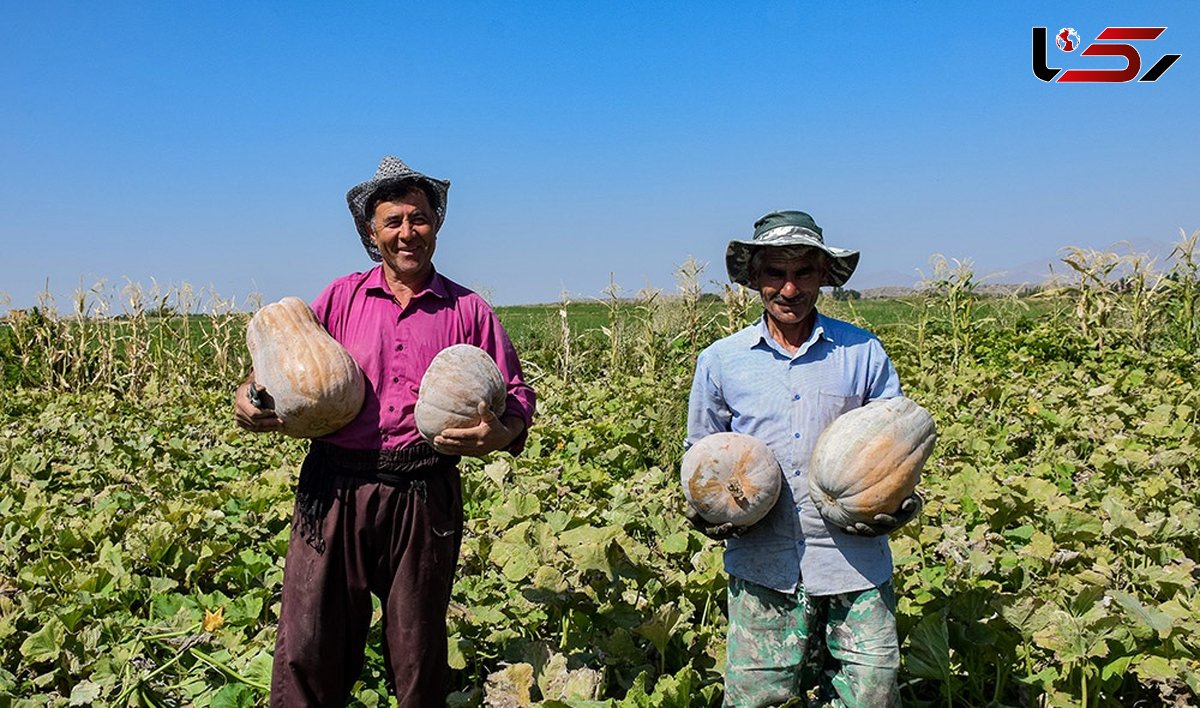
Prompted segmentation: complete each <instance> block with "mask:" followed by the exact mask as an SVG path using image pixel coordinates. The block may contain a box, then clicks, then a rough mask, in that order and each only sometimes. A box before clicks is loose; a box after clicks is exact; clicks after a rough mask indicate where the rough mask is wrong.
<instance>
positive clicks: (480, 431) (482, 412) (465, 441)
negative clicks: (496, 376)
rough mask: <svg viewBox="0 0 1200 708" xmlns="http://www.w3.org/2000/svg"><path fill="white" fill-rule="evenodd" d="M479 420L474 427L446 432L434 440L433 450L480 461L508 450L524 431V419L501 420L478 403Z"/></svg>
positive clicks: (451, 429) (507, 417)
mask: <svg viewBox="0 0 1200 708" xmlns="http://www.w3.org/2000/svg"><path fill="white" fill-rule="evenodd" d="M479 416H480V418H481V420H480V421H479V424H478V425H476V426H474V427H471V428H449V429H447V430H443V431H442V433H441V435H438V436H437V437H435V438H434V439H433V449H435V450H437V451H438V452H440V453H442V454H445V455H470V456H472V457H481V456H483V455H486V454H488V453H489V452H495V451H496V450H503V449H504V448H506V447H508V445H509V443H511V442H512V441H513V440H516V439H517V436H518V435H520V434H521V431H522V430H524V429H525V420H524V419H523V418H521V416H519V415H515V414H514V415H506V416H504V420H501V419H499V418H497V417H496V414H495V413H493V412H492V409H491V408H488V404H487V403H485V402H483V401H480V402H479Z"/></svg>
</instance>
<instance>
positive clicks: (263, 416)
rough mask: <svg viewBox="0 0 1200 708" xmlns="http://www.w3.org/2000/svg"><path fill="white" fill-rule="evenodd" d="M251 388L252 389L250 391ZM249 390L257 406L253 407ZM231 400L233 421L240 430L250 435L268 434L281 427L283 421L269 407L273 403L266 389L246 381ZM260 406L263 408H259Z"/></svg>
mask: <svg viewBox="0 0 1200 708" xmlns="http://www.w3.org/2000/svg"><path fill="white" fill-rule="evenodd" d="M251 386H253V387H254V388H253V389H251V388H250V387H251ZM251 390H253V391H254V398H256V399H257V400H258V405H255V403H254V402H253V400H252V398H251V395H250V392H251ZM233 398H234V403H233V419H234V421H235V422H236V423H237V425H238V427H239V428H241V429H242V430H249V431H250V432H252V433H269V432H271V431H274V430H279V429H280V428H282V427H283V419H282V418H280V417H279V414H278V413H276V412H275V409H274V408H272V407H271V404H272V403H273V401H272V400H271V394H269V393H267V389H265V388H263V387H262V386H259V385H258V384H255V383H253V382H250V381H247V382H246V383H244V384H242V385H241V386H238V389H237V393H236V394H234V397H233ZM260 405H261V406H265V407H264V408H260V407H259V406H260Z"/></svg>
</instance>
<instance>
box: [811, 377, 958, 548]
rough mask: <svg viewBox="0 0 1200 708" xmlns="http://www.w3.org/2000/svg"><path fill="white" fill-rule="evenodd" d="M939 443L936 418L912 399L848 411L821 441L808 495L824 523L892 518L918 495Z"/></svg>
mask: <svg viewBox="0 0 1200 708" xmlns="http://www.w3.org/2000/svg"><path fill="white" fill-rule="evenodd" d="M936 439H937V431H936V430H935V428H934V424H933V416H931V415H930V414H929V411H927V410H925V409H924V408H922V407H921V406H919V405H917V404H916V403H915V402H914V401H913V400H912V399H910V398H904V397H902V396H901V397H898V398H887V399H880V400H877V401H872V402H870V403H868V404H867V405H865V406H863V407H861V408H855V409H853V410H850V411H847V412H845V413H843V414H842V415H840V416H838V417H837V419H835V420H834V421H833V422H832V423H830V424H829V426H828V427H826V428H825V430H824V431H823V432H822V433H821V435H820V436H819V437H818V438H817V443H816V446H815V447H814V448H813V454H812V461H811V462H810V464H809V466H808V493H809V496H810V497H812V500H813V503H814V504H816V506H817V510H818V511H819V512H820V513H821V516H823V517H825V520H826V521H829V522H830V523H833V524H836V525H837V526H839V527H842V528H845V527H847V526H851V525H853V524H855V523H866V524H870V523H872V522H874V520H875V516H876V515H877V514H894V513H895V512H896V511H897V510H898V509H899V508H900V504H901V503H902V502H903V501H904V500H905V498H907V497H908V496H909V495H911V494H912V493H913V492H915V491H916V489H917V484H918V483H919V482H920V481H921V468H922V466H924V464H925V461H926V460H927V459H929V454H930V453H931V452H932V451H933V443H934V441H935V440H936Z"/></svg>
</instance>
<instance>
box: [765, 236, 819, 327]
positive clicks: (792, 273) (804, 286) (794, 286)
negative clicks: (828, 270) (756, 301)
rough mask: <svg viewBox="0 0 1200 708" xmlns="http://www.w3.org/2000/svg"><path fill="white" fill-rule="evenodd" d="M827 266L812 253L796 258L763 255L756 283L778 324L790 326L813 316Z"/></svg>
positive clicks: (769, 314)
mask: <svg viewBox="0 0 1200 708" xmlns="http://www.w3.org/2000/svg"><path fill="white" fill-rule="evenodd" d="M824 265H825V263H824V261H823V260H821V258H820V257H819V256H818V255H817V254H812V253H810V254H805V255H802V256H799V257H796V258H781V257H778V256H771V255H770V254H769V253H768V254H767V255H765V256H764V257H763V259H762V267H761V269H760V270H759V272H758V274H757V278H756V281H755V284H756V285H757V286H758V292H759V294H760V295H761V296H762V301H763V308H764V309H765V310H766V311H767V316H768V317H770V318H771V319H772V320H774V322H775V323H776V325H778V326H779V327H781V328H784V329H790V328H792V327H797V326H799V325H801V324H803V323H804V322H805V321H806V320H807V319H808V318H809V317H810V316H812V314H813V312H814V311H815V310H816V305H817V296H818V295H819V294H820V292H821V282H822V281H823V280H824V277H825V268H824Z"/></svg>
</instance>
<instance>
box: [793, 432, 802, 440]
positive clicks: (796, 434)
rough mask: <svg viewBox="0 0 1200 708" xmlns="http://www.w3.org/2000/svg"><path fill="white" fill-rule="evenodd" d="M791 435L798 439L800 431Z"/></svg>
mask: <svg viewBox="0 0 1200 708" xmlns="http://www.w3.org/2000/svg"><path fill="white" fill-rule="evenodd" d="M792 437H794V438H796V439H797V440H799V439H800V433H793V434H792Z"/></svg>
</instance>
